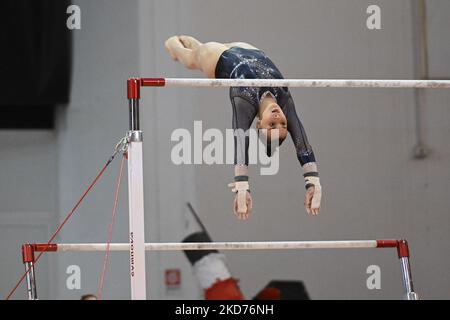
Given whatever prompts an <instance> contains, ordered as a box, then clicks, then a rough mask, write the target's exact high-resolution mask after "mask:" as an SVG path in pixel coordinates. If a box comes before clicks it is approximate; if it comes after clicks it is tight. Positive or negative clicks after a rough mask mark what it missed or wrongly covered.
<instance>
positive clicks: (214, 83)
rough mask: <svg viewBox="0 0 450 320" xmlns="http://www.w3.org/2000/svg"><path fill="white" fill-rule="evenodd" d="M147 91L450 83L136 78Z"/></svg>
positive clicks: (436, 84) (449, 83) (436, 83)
mask: <svg viewBox="0 0 450 320" xmlns="http://www.w3.org/2000/svg"><path fill="white" fill-rule="evenodd" d="M133 79H134V80H138V82H139V83H140V85H141V86H143V87H292V88H434V89H439V88H441V89H442V88H450V80H392V79H390V80H386V79H379V80H376V79H370V80H368V79H202V78H133Z"/></svg>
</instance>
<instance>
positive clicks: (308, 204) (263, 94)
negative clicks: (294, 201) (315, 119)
mask: <svg viewBox="0 0 450 320" xmlns="http://www.w3.org/2000/svg"><path fill="white" fill-rule="evenodd" d="M165 47H166V49H167V50H168V51H169V53H170V55H171V57H172V59H173V60H175V61H179V62H180V63H182V64H183V65H184V66H185V67H186V68H188V69H192V70H194V69H195V70H200V71H201V72H203V73H204V74H205V75H206V76H207V77H208V78H229V79H283V76H282V75H281V73H280V71H279V70H278V68H277V67H276V66H275V64H274V63H273V62H272V61H271V60H270V59H269V58H268V57H267V56H266V54H265V53H264V52H263V51H261V50H259V49H258V48H256V47H254V46H252V45H250V44H248V43H245V42H233V43H219V42H207V43H201V42H200V41H198V40H197V39H195V38H193V37H190V36H173V37H170V38H169V39H167V41H166V42H165ZM230 100H231V105H232V108H233V129H234V130H235V155H234V158H235V160H234V164H235V169H234V173H235V178H234V181H235V182H233V183H231V184H230V185H229V186H230V187H232V191H233V192H235V193H236V196H235V199H234V213H235V215H236V216H237V217H238V218H239V219H242V220H246V219H248V218H249V216H250V213H251V211H252V198H251V195H250V186H249V182H248V142H249V139H248V134H247V131H248V129H249V128H250V126H251V124H252V122H253V120H254V119H255V117H258V120H257V123H256V127H257V128H258V129H259V130H262V132H263V133H264V135H265V138H266V140H267V154H268V155H269V156H271V155H272V154H273V151H274V150H272V147H271V145H272V144H276V143H275V142H274V141H276V142H277V143H278V145H281V143H282V142H283V141H284V139H285V138H286V136H287V132H289V133H290V135H291V137H292V140H293V142H294V145H295V149H296V153H297V158H298V160H299V162H300V164H301V166H302V168H303V173H304V174H303V176H304V178H305V187H306V194H305V201H304V205H305V209H306V211H307V212H308V214H310V215H317V214H318V213H319V209H320V203H321V197H322V188H321V185H320V180H319V173H318V170H317V164H316V160H315V157H314V152H313V150H312V148H311V146H310V144H309V142H308V139H307V137H306V133H305V130H304V128H303V125H302V123H301V122H300V120H299V118H298V116H297V113H296V111H295V105H294V101H293V99H292V96H291V94H290V92H289V89H288V88H278V87H270V88H269V87H231V88H230ZM274 149H275V148H274Z"/></svg>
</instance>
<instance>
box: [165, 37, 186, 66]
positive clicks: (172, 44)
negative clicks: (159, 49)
mask: <svg viewBox="0 0 450 320" xmlns="http://www.w3.org/2000/svg"><path fill="white" fill-rule="evenodd" d="M164 46H165V47H166V49H167V51H169V53H170V56H171V57H172V59H173V60H174V61H178V59H177V56H176V54H175V51H174V48H176V47H183V48H184V45H183V43H182V42H181V41H180V38H179V37H178V36H173V37H170V38H169V39H167V40H166V42H165V43H164Z"/></svg>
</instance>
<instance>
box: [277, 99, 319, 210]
mask: <svg viewBox="0 0 450 320" xmlns="http://www.w3.org/2000/svg"><path fill="white" fill-rule="evenodd" d="M285 110H286V119H287V127H288V128H287V129H288V132H289V133H290V135H291V137H292V141H293V142H294V145H295V150H296V153H297V159H298V161H299V162H300V165H301V166H302V168H303V176H304V178H305V187H306V190H307V191H306V195H305V209H306V211H307V212H308V213H309V214H312V215H316V214H318V213H319V210H320V202H321V198H322V187H321V185H320V180H319V172H318V169H317V163H316V159H315V156H314V151H313V149H312V147H311V145H310V144H309V141H308V137H307V136H306V132H305V129H304V127H303V125H302V123H301V121H300V119H299V117H298V115H297V112H296V110H295V104H294V101H293V99H292V97H290V98H289V99H288V101H287V105H286V108H285Z"/></svg>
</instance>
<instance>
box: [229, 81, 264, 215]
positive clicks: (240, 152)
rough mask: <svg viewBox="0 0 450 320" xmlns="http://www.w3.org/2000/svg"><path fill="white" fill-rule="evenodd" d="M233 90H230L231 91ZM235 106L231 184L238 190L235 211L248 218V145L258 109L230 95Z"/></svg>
mask: <svg viewBox="0 0 450 320" xmlns="http://www.w3.org/2000/svg"><path fill="white" fill-rule="evenodd" d="M231 91H232V90H230V93H231ZM230 100H231V106H232V108H233V130H234V165H235V166H234V183H232V184H230V186H232V187H233V191H234V192H236V198H235V202H234V213H235V214H236V216H237V217H238V218H239V219H243V220H245V219H248V218H249V215H250V213H251V208H252V199H251V196H250V185H249V177H248V147H249V135H248V129H249V128H250V126H251V124H252V122H253V119H254V118H255V117H256V114H257V109H256V108H255V106H253V105H252V104H250V103H249V102H248V101H247V100H245V99H243V98H241V97H236V96H235V97H233V96H231V95H230Z"/></svg>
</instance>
